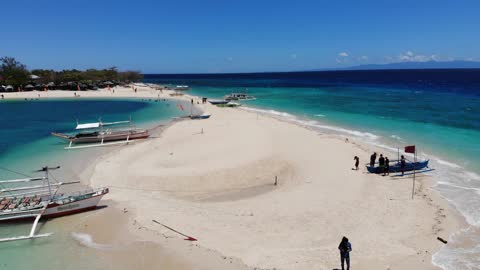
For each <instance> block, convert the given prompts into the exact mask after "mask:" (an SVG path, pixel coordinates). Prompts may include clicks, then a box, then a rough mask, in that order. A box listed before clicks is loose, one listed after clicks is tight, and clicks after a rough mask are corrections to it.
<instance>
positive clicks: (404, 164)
mask: <svg viewBox="0 0 480 270" xmlns="http://www.w3.org/2000/svg"><path fill="white" fill-rule="evenodd" d="M406 165H407V163H406V161H405V157H404V156H403V155H402V157H401V158H400V168H401V169H402V176H403V175H404V174H405V167H406Z"/></svg>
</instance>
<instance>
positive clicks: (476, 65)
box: [341, 60, 480, 70]
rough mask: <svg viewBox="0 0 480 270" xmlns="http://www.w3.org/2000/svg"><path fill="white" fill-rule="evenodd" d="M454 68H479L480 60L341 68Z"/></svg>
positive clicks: (400, 63)
mask: <svg viewBox="0 0 480 270" xmlns="http://www.w3.org/2000/svg"><path fill="white" fill-rule="evenodd" d="M440 68H443V69H455V68H480V62H475V61H460V60H458V61H441V62H440V61H428V62H399V63H390V64H369V65H359V66H353V67H347V68H342V69H341V70H372V69H373V70H375V69H440Z"/></svg>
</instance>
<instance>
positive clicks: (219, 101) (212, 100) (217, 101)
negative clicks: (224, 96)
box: [208, 99, 230, 105]
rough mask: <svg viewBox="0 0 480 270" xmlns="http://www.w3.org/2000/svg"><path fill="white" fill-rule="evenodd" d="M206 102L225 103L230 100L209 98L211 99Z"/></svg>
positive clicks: (213, 103)
mask: <svg viewBox="0 0 480 270" xmlns="http://www.w3.org/2000/svg"><path fill="white" fill-rule="evenodd" d="M208 102H210V104H212V105H225V104H227V103H228V102H230V101H228V100H220V99H211V100H209V101H208Z"/></svg>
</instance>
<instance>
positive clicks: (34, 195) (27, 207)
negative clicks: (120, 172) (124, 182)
mask: <svg viewBox="0 0 480 270" xmlns="http://www.w3.org/2000/svg"><path fill="white" fill-rule="evenodd" d="M59 168H60V167H59V166H58V167H55V168H51V167H43V168H42V169H41V170H39V171H40V172H44V173H45V176H44V177H32V178H22V179H13V180H3V181H0V185H1V186H3V185H4V184H18V183H28V182H37V181H42V182H43V185H32V186H21V187H16V188H15V187H12V188H3V189H1V190H0V222H5V221H18V220H26V219H34V222H33V225H32V228H31V230H30V233H29V234H28V235H24V236H16V237H7V238H0V242H10V241H18V240H28V239H34V238H41V237H48V236H50V235H52V234H53V233H43V234H35V232H36V229H37V225H38V222H39V221H40V219H41V218H44V217H45V218H50V217H59V216H64V215H69V214H74V213H79V212H83V211H87V210H91V209H95V208H96V207H97V204H98V203H99V202H100V200H101V198H102V197H103V195H105V194H107V193H108V192H109V190H108V188H99V189H93V190H84V191H81V192H76V193H71V194H57V191H58V189H59V188H60V186H62V185H67V184H75V183H79V182H78V181H76V182H59V183H53V184H52V183H51V182H50V179H49V171H50V170H55V169H59ZM18 191H20V192H18ZM25 191H26V192H25ZM4 194H6V195H4ZM2 195H3V196H2Z"/></svg>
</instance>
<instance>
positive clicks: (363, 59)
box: [357, 55, 368, 61]
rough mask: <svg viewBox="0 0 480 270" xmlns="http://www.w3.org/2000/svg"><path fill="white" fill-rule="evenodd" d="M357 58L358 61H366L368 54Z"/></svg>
mask: <svg viewBox="0 0 480 270" xmlns="http://www.w3.org/2000/svg"><path fill="white" fill-rule="evenodd" d="M357 60H358V61H368V56H366V55H362V56H360V57H358V58H357Z"/></svg>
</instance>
